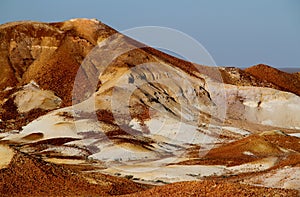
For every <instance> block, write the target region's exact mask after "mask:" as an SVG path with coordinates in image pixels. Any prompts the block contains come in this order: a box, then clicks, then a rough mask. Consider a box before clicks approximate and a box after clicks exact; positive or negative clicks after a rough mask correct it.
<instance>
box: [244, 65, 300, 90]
mask: <svg viewBox="0 0 300 197" xmlns="http://www.w3.org/2000/svg"><path fill="white" fill-rule="evenodd" d="M245 71H246V72H247V73H250V74H251V75H253V76H255V77H256V78H258V79H261V80H265V81H267V82H270V83H272V84H275V85H276V86H278V87H280V88H281V90H283V91H287V92H292V93H294V94H297V95H300V79H299V75H298V74H297V73H293V74H290V73H286V72H283V71H280V70H278V69H276V68H272V67H271V66H268V65H265V64H258V65H256V66H252V67H250V68H247V69H245Z"/></svg>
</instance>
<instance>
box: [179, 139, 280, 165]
mask: <svg viewBox="0 0 300 197" xmlns="http://www.w3.org/2000/svg"><path fill="white" fill-rule="evenodd" d="M270 138H271V137H270ZM268 139H269V138H267V137H262V136H259V135H251V136H249V137H246V138H243V139H241V140H237V141H234V142H231V143H228V144H225V145H222V146H220V147H217V148H214V149H211V150H210V151H209V152H208V153H207V154H206V155H205V156H204V157H203V158H197V157H199V150H192V151H191V152H190V153H189V154H190V157H191V158H194V159H191V160H188V161H184V162H180V163H179V164H183V165H196V164H205V165H214V164H215V165H226V166H235V165H240V164H243V163H248V162H252V161H256V160H259V159H262V158H265V157H269V156H281V155H283V154H284V152H283V151H282V150H281V149H280V147H279V146H278V143H276V144H273V143H272V142H273V141H272V142H270V141H269V140H268ZM271 139H272V138H271ZM279 139H280V138H279Z"/></svg>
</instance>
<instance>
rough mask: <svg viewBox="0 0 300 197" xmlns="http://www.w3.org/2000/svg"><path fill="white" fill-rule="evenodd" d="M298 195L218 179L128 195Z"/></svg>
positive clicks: (293, 191)
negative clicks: (218, 180)
mask: <svg viewBox="0 0 300 197" xmlns="http://www.w3.org/2000/svg"><path fill="white" fill-rule="evenodd" d="M233 195H234V196H298V192H297V191H295V190H285V189H274V188H264V187H254V186H248V185H242V184H238V183H226V182H216V181H197V182H196V181H195V182H180V183H174V184H169V185H165V186H160V187H154V188H152V189H149V190H147V191H144V192H139V193H135V194H130V195H127V196H174V197H175V196H220V197H221V196H222V197H223V196H233Z"/></svg>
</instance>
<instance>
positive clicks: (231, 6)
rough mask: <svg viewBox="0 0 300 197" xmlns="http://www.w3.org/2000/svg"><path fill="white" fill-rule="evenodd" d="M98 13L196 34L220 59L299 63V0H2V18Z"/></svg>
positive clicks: (243, 63) (115, 23) (108, 20)
mask: <svg viewBox="0 0 300 197" xmlns="http://www.w3.org/2000/svg"><path fill="white" fill-rule="evenodd" d="M71 18H96V19H98V20H100V21H102V22H103V23H105V24H107V25H109V26H111V27H113V28H114V29H117V30H119V31H123V30H126V29H129V28H134V27H141V26H162V27H168V28H173V29H176V30H179V31H181V32H184V33H185V34H187V35H189V36H191V37H192V38H194V39H196V40H197V41H198V42H199V43H201V44H202V45H203V46H204V47H205V49H206V50H207V51H208V52H209V53H210V55H211V56H212V57H213V59H214V60H215V62H216V64H217V65H220V66H235V67H249V66H252V65H256V64H259V63H264V64H268V65H270V66H273V67H277V68H282V67H293V68H300V1H298V0H251V1H250V0H248V1H246V0H226V1H224V0H194V1H192V0H186V1H183V0H182V1H176V0H151V1H142V0H126V1H125V0H51V1H46V0H26V1H23V0H19V1H18V0H1V2H0V23H1V24H2V23H7V22H11V21H19V20H35V21H43V22H53V21H63V20H68V19H71Z"/></svg>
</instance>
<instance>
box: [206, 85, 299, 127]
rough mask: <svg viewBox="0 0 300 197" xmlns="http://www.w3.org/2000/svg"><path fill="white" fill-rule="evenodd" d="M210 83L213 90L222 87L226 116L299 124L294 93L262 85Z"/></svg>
mask: <svg viewBox="0 0 300 197" xmlns="http://www.w3.org/2000/svg"><path fill="white" fill-rule="evenodd" d="M212 86H214V87H215V88H213V89H211V90H213V91H215V92H216V91H218V90H219V89H223V87H225V92H226V100H227V103H223V105H227V109H228V111H227V118H234V119H240V120H247V121H249V122H253V123H258V124H263V125H270V126H276V127H282V128H291V129H295V128H299V126H300V116H299V114H300V97H299V96H297V95H295V94H292V93H289V92H283V91H279V90H275V89H271V88H262V87H246V86H234V85H228V84H225V85H224V84H218V83H212ZM215 94H216V93H215ZM220 104H221V103H219V105H220Z"/></svg>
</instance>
